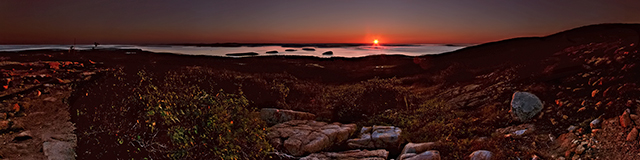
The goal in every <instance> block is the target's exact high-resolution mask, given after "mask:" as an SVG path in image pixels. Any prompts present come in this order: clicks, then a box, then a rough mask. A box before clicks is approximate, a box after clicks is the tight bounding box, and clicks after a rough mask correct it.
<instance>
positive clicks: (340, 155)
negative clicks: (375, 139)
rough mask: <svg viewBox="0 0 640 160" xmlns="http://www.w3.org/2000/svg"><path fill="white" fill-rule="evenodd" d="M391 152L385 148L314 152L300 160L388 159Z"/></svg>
mask: <svg viewBox="0 0 640 160" xmlns="http://www.w3.org/2000/svg"><path fill="white" fill-rule="evenodd" d="M388 155H389V152H388V151H386V150H384V149H378V150H373V151H368V150H350V151H344V152H322V153H313V154H310V155H308V156H306V157H303V158H301V159H300V160H325V159H349V160H386V159H387V156H388Z"/></svg>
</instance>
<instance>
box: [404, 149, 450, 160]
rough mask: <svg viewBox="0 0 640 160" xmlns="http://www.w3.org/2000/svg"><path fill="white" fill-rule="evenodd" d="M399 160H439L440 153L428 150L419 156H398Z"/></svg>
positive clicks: (410, 154) (413, 154)
mask: <svg viewBox="0 0 640 160" xmlns="http://www.w3.org/2000/svg"><path fill="white" fill-rule="evenodd" d="M399 159H401V160H440V152H438V151H436V150H429V151H426V152H422V153H420V154H415V153H407V154H403V155H401V156H400V158H399Z"/></svg>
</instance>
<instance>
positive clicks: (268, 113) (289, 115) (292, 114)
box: [260, 108, 316, 125]
mask: <svg viewBox="0 0 640 160" xmlns="http://www.w3.org/2000/svg"><path fill="white" fill-rule="evenodd" d="M260 117H261V118H262V119H263V120H264V121H266V122H267V124H268V125H275V124H278V123H282V122H287V121H291V120H314V119H316V115H314V114H311V113H308V112H300V111H292V110H285V109H277V108H262V110H260Z"/></svg>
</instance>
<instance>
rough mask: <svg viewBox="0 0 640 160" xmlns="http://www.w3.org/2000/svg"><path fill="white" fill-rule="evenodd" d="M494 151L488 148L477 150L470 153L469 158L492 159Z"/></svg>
mask: <svg viewBox="0 0 640 160" xmlns="http://www.w3.org/2000/svg"><path fill="white" fill-rule="evenodd" d="M492 159H493V153H491V152H490V151H487V150H477V151H474V152H473V153H471V155H469V160H492Z"/></svg>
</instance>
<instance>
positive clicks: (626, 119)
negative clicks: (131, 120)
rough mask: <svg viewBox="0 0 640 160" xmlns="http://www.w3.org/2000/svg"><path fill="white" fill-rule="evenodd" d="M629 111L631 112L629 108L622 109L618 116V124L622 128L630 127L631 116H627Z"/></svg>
mask: <svg viewBox="0 0 640 160" xmlns="http://www.w3.org/2000/svg"><path fill="white" fill-rule="evenodd" d="M629 112H631V111H630V110H629V109H627V110H624V112H623V113H622V115H621V116H620V125H622V127H624V128H627V127H631V117H629Z"/></svg>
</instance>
